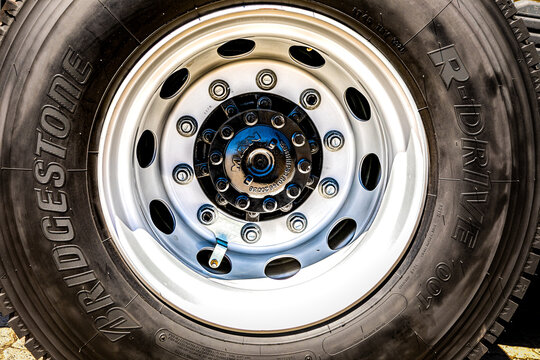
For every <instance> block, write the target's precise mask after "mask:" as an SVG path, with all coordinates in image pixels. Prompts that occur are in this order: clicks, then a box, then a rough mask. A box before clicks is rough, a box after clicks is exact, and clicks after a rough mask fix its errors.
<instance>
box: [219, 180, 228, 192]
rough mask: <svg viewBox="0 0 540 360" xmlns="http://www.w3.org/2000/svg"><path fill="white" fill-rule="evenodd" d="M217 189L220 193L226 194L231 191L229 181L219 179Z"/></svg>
mask: <svg viewBox="0 0 540 360" xmlns="http://www.w3.org/2000/svg"><path fill="white" fill-rule="evenodd" d="M216 189H217V191H219V192H225V191H227V190H228V189H229V180H227V179H225V178H219V179H217V181H216Z"/></svg>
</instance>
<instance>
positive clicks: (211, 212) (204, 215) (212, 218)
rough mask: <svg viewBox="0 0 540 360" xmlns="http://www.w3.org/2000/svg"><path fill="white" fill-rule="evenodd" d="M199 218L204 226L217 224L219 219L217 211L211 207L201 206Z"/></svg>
mask: <svg viewBox="0 0 540 360" xmlns="http://www.w3.org/2000/svg"><path fill="white" fill-rule="evenodd" d="M197 216H198V218H199V221H200V222H201V224H203V225H212V224H213V223H215V222H216V219H217V213H216V210H215V209H214V207H213V206H211V205H203V206H201V208H200V209H199V212H198V213H197Z"/></svg>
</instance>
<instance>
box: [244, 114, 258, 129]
mask: <svg viewBox="0 0 540 360" xmlns="http://www.w3.org/2000/svg"><path fill="white" fill-rule="evenodd" d="M257 121H259V118H258V117H257V114H255V113H254V112H248V113H247V114H246V115H245V116H244V122H245V123H246V125H247V126H253V125H255V124H256V123H257Z"/></svg>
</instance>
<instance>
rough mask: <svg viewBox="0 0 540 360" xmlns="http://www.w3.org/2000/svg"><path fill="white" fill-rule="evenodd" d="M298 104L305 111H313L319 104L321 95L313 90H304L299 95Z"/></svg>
mask: <svg viewBox="0 0 540 360" xmlns="http://www.w3.org/2000/svg"><path fill="white" fill-rule="evenodd" d="M300 104H302V106H303V107H304V108H306V109H307V110H314V109H316V108H318V107H319V105H320V104H321V95H320V94H319V92H318V91H317V90H314V89H308V90H305V91H304V92H303V93H302V95H300Z"/></svg>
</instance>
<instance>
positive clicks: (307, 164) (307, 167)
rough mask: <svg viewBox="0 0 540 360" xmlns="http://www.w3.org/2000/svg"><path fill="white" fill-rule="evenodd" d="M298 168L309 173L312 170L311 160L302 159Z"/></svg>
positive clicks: (303, 172) (304, 172)
mask: <svg viewBox="0 0 540 360" xmlns="http://www.w3.org/2000/svg"><path fill="white" fill-rule="evenodd" d="M297 168H298V171H300V172H301V173H302V174H307V173H309V172H310V171H311V162H309V160H306V159H302V160H300V161H299V162H298V164H297Z"/></svg>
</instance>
